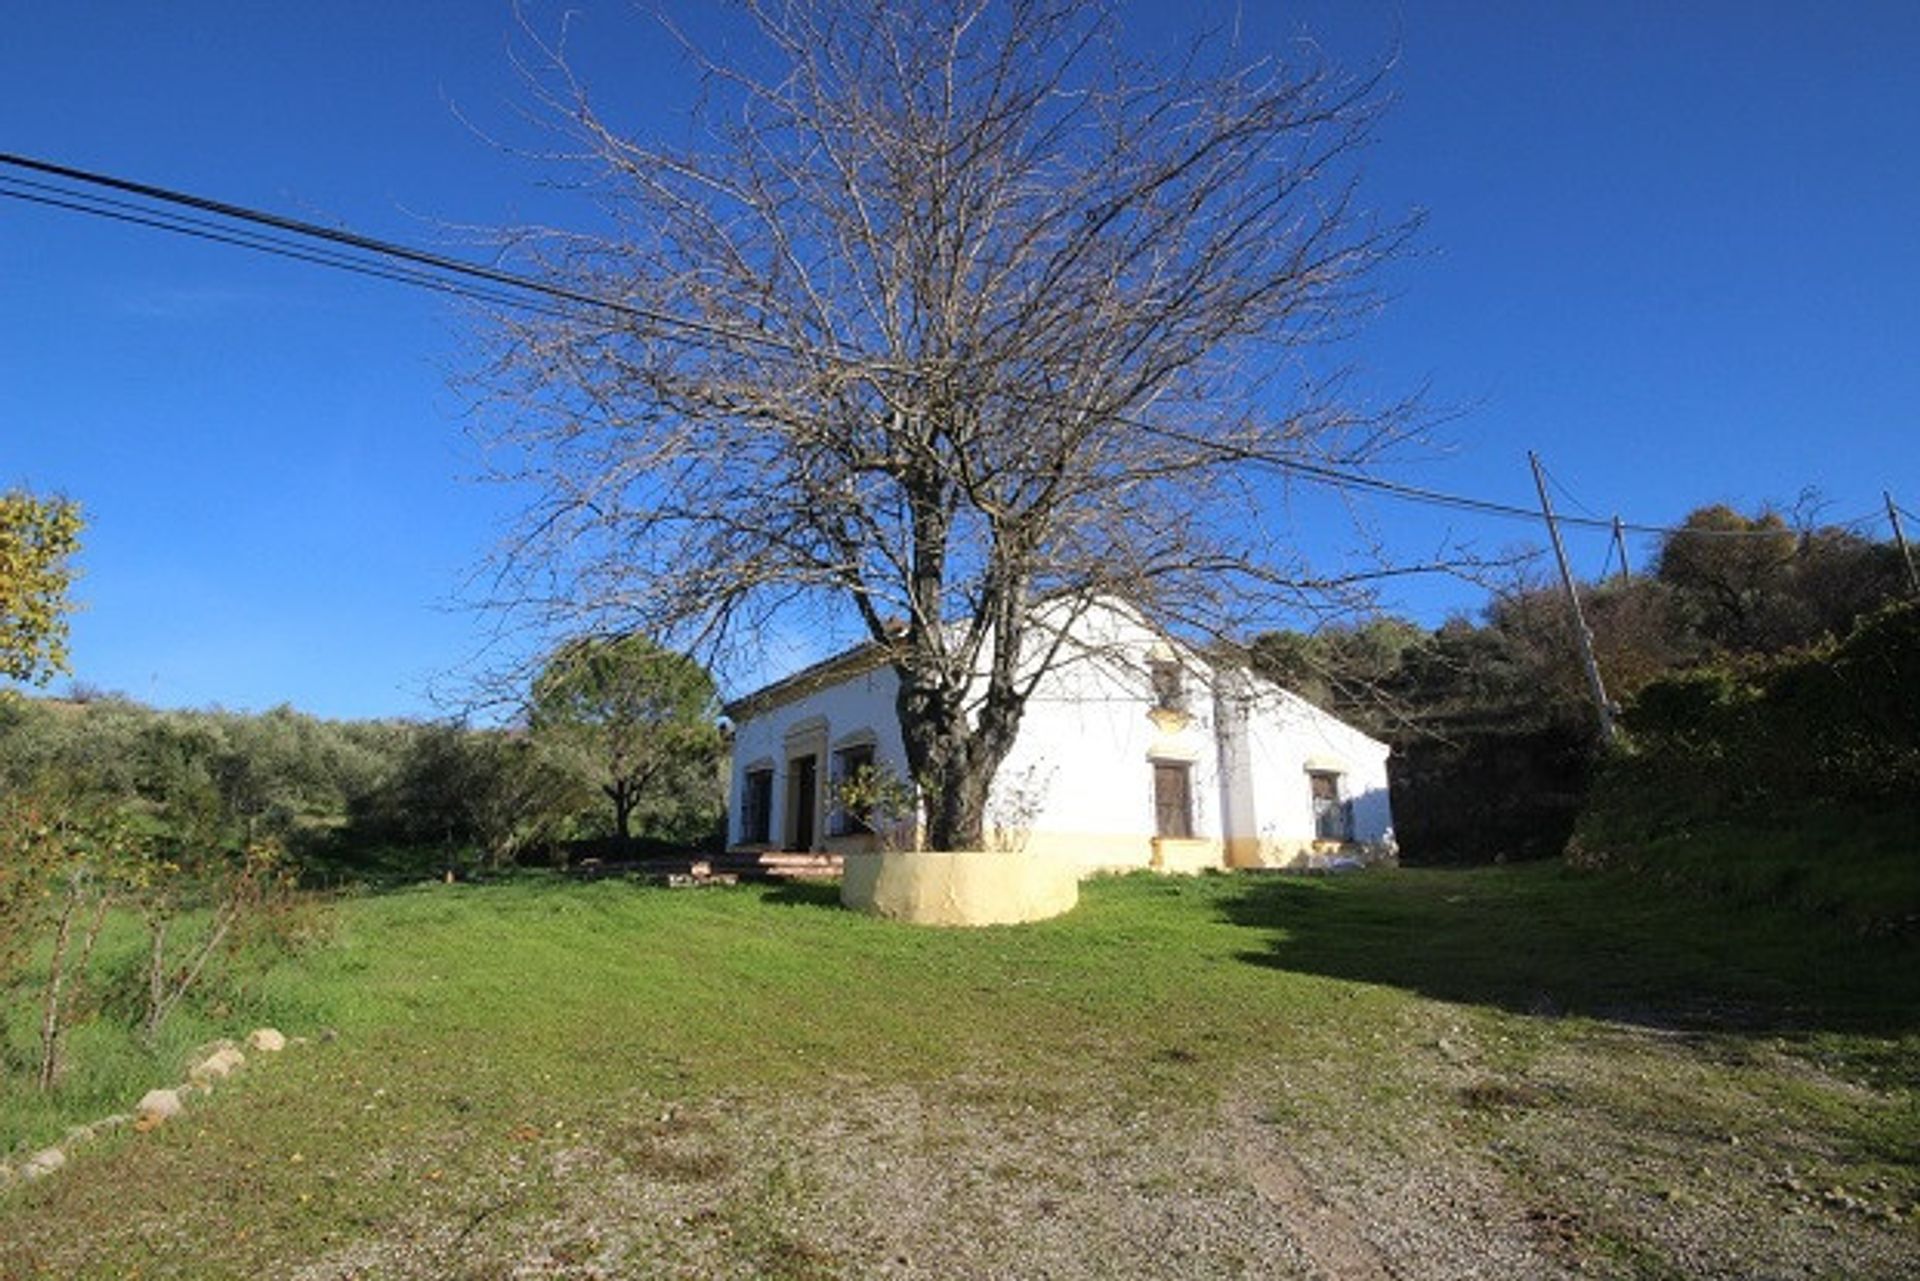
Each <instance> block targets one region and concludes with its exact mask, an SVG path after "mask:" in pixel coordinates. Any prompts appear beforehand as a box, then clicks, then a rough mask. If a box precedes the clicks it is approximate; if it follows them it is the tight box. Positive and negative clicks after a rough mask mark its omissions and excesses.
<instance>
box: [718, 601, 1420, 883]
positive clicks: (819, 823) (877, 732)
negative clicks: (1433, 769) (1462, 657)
mask: <svg viewBox="0 0 1920 1281" xmlns="http://www.w3.org/2000/svg"><path fill="white" fill-rule="evenodd" d="M1070 636H1071V637H1072V640H1071V641H1070V643H1069V644H1067V645H1066V646H1065V647H1063V648H1061V649H1059V650H1058V651H1056V652H1055V653H1054V654H1053V659H1054V663H1055V666H1054V667H1053V668H1052V670H1050V671H1049V672H1048V673H1047V674H1046V676H1045V677H1043V679H1042V680H1041V682H1040V684H1039V685H1038V686H1037V687H1036V689H1035V691H1034V693H1033V695H1032V697H1031V698H1030V700H1029V701H1028V703H1027V707H1026V713H1025V715H1024V717H1023V719H1022V721H1021V727H1020V735H1019V738H1018V740H1017V741H1016V743H1015V745H1014V747H1013V750H1012V751H1011V752H1010V753H1009V754H1008V757H1007V759H1006V761H1005V762H1004V764H1003V765H1002V766H1001V768H1000V771H999V774H998V775H997V777H996V779H995V783H994V788H993V793H992V796H991V799H990V800H989V803H988V840H989V844H993V845H998V846H1000V847H1002V848H1019V849H1024V850H1026V851H1027V852H1030V853H1035V854H1050V855H1056V856H1058V857H1063V858H1071V859H1073V860H1074V861H1075V862H1076V863H1078V864H1079V866H1080V867H1081V869H1082V870H1083V871H1095V870H1103V869H1127V868H1139V867H1148V866H1156V865H1164V866H1170V867H1171V866H1180V867H1184V868H1189V869H1190V868H1192V867H1196V866H1220V865H1223V864H1226V865H1240V866H1257V865H1268V866H1271V865H1275V864H1285V863H1290V862H1295V861H1298V859H1299V858H1300V857H1303V856H1312V855H1315V854H1316V853H1324V851H1315V850H1314V849H1313V846H1314V819H1313V804H1312V794H1311V790H1310V783H1309V777H1308V775H1309V771H1311V770H1330V771H1333V772H1337V773H1338V774H1339V775H1340V777H1341V789H1342V795H1343V797H1344V798H1345V799H1348V800H1350V801H1351V802H1352V809H1353V826H1354V838H1355V840H1356V841H1357V842H1361V843H1367V844H1373V845H1381V844H1382V843H1384V842H1389V841H1390V839H1391V834H1392V814H1391V810H1390V806H1389V804H1388V798H1387V774H1386V761H1387V748H1386V746H1385V745H1384V744H1382V743H1379V742H1376V741H1375V740H1373V739H1371V738H1368V737H1367V736H1366V735H1364V734H1362V733H1360V732H1359V731H1358V730H1355V729H1353V728H1352V727H1350V726H1348V725H1346V724H1345V723H1343V722H1341V721H1340V720H1338V719H1336V718H1335V717H1333V716H1330V715H1328V714H1327V713H1325V712H1322V711H1320V710H1319V709H1317V708H1315V707H1313V706H1312V705H1311V704H1309V703H1307V702H1306V701H1305V700H1303V699H1300V698H1298V697H1296V696H1294V695H1293V694H1290V693H1288V692H1286V691H1284V690H1282V689H1280V688H1279V687H1278V686H1275V685H1273V684H1271V683H1270V682H1267V681H1264V680H1260V679H1258V678H1254V677H1250V676H1247V675H1245V674H1243V673H1218V674H1217V673H1215V672H1214V671H1213V670H1212V669H1210V668H1209V667H1208V666H1207V665H1206V664H1205V663H1204V662H1203V661H1201V660H1200V659H1198V658H1197V657H1196V656H1195V655H1193V654H1192V653H1190V652H1187V651H1185V650H1184V649H1180V650H1178V651H1176V650H1175V649H1174V648H1173V647H1170V646H1169V645H1168V643H1167V641H1166V640H1165V638H1164V637H1162V636H1161V635H1160V634H1159V633H1158V632H1156V631H1154V630H1153V629H1152V628H1150V627H1148V626H1146V625H1145V623H1144V622H1143V621H1142V620H1140V619H1138V618H1137V617H1135V616H1134V615H1133V614H1132V613H1131V611H1129V610H1124V609H1113V610H1095V611H1092V612H1090V613H1088V614H1086V615H1084V616H1081V617H1078V618H1076V619H1075V620H1074V622H1073V625H1072V628H1071V631H1070ZM1048 644H1049V637H1048V636H1047V635H1046V634H1045V633H1044V631H1036V634H1035V635H1034V636H1033V637H1032V638H1031V640H1030V647H1029V654H1028V662H1029V663H1030V664H1036V665H1037V663H1038V662H1039V661H1040V659H1041V657H1042V656H1043V653H1044V651H1045V650H1046V648H1047V647H1048ZM1156 657H1158V658H1162V659H1165V658H1168V657H1172V658H1175V660H1176V661H1178V662H1179V663H1180V665H1181V669H1182V672H1183V684H1184V686H1185V691H1186V714H1185V715H1184V716H1168V715H1166V714H1165V713H1164V712H1156V711H1155V705H1156V701H1157V700H1156V697H1155V692H1154V688H1153V679H1152V676H1151V672H1150V666H1149V665H1150V662H1151V661H1152V660H1153V659H1154V658H1156ZM897 689H898V681H897V679H896V678H895V676H894V674H893V672H892V670H891V669H889V668H886V667H879V668H875V669H873V670H870V671H866V672H862V673H859V674H856V675H854V676H851V677H848V678H845V679H843V680H841V681H839V682H837V683H833V684H830V685H828V686H827V687H825V688H822V689H818V690H815V691H813V692H810V693H807V694H804V695H802V696H799V697H796V698H793V699H792V701H790V702H786V703H784V704H781V705H779V706H776V707H773V708H771V709H769V710H767V711H765V712H762V713H760V714H758V715H754V716H751V717H748V718H746V719H744V720H743V721H742V722H741V723H740V724H739V725H737V726H736V731H735V739H734V749H733V791H732V798H731V801H730V804H729V806H728V811H729V813H728V835H729V839H730V841H731V842H732V843H736V844H738V843H741V842H743V841H744V840H745V832H744V828H743V823H744V817H745V815H744V813H743V810H744V806H743V804H742V799H741V798H742V797H743V795H744V791H745V780H746V775H747V773H748V771H750V770H753V769H758V768H770V769H772V770H773V775H774V778H773V796H772V812H771V815H770V824H769V830H770V833H771V836H772V841H771V843H772V844H774V845H781V844H783V843H784V837H785V834H786V833H787V831H788V826H787V824H788V816H787V809H788V770H789V763H790V760H791V758H792V754H793V751H794V750H795V747H796V744H800V745H803V746H804V747H805V749H806V750H816V751H818V752H819V777H820V789H819V799H818V802H817V807H816V823H815V847H816V848H830V847H833V845H834V842H833V841H832V840H831V839H830V838H829V836H828V833H829V832H830V831H831V827H830V815H831V809H832V806H831V802H830V799H829V797H830V789H831V785H832V781H833V780H832V777H831V775H832V770H833V766H832V761H833V752H834V750H835V749H836V748H838V747H840V746H842V745H843V744H845V743H846V742H848V741H850V740H852V739H855V738H866V739H868V740H869V741H871V742H872V743H873V744H874V749H875V759H876V762H877V763H878V764H879V765H881V766H882V767H883V768H885V769H888V770H891V771H892V772H893V773H895V774H897V775H898V776H900V777H902V778H904V777H906V775H907V763H906V752H905V749H904V747H903V746H902V743H901V739H900V730H899V723H898V719H897V713H896V709H895V694H896V691H897ZM796 733H798V734H800V735H801V737H799V738H796V737H795V735H796ZM1156 759H1157V760H1163V761H1170V762H1184V763H1186V764H1187V765H1189V766H1190V771H1191V772H1190V785H1191V795H1192V811H1193V812H1192V820H1193V838H1194V839H1193V840H1191V841H1186V842H1180V843H1178V847H1177V848H1176V847H1175V846H1174V844H1172V843H1169V842H1164V841H1163V842H1159V843H1156V841H1155V836H1154V833H1155V829H1156V818H1155V804H1154V776H1153V763H1154V761H1155V760H1156Z"/></svg>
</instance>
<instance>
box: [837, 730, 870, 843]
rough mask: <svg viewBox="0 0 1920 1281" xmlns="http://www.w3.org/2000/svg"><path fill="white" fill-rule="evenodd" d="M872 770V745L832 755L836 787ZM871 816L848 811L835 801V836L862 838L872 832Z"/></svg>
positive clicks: (864, 745)
mask: <svg viewBox="0 0 1920 1281" xmlns="http://www.w3.org/2000/svg"><path fill="white" fill-rule="evenodd" d="M863 769H864V770H869V771H870V770H872V769H873V744H872V743H856V744H855V745H854V746H852V747H843V748H841V749H840V750H839V751H837V752H835V753H834V754H833V781H834V784H835V786H836V787H838V786H841V785H844V784H846V783H847V782H849V781H851V780H853V779H854V778H857V777H858V776H859V774H860V771H861V770H863ZM872 820H873V816H872V814H870V813H863V812H861V811H859V810H856V809H850V808H848V807H847V806H846V805H844V804H840V803H839V802H838V801H837V800H836V802H835V806H834V813H833V834H834V835H835V836H862V835H865V834H866V833H868V832H871V831H872V830H873V821H872Z"/></svg>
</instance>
